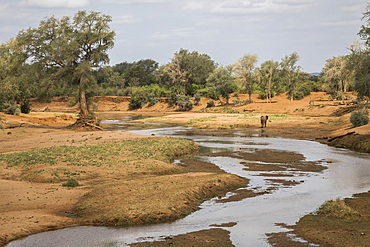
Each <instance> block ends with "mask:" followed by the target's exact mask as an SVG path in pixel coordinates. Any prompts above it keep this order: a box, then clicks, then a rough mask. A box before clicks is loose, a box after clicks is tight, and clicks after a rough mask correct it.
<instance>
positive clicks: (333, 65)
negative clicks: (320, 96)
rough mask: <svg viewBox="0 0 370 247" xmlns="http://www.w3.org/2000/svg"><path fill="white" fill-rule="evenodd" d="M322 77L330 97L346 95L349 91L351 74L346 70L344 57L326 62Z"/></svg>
mask: <svg viewBox="0 0 370 247" xmlns="http://www.w3.org/2000/svg"><path fill="white" fill-rule="evenodd" d="M323 75H324V78H325V81H326V82H327V84H328V86H329V92H330V93H331V94H332V95H338V94H340V93H346V92H347V91H348V90H349V87H350V82H351V78H352V72H351V71H350V70H349V69H348V66H347V58H346V57H344V56H338V57H333V58H332V59H328V60H326V64H325V66H324V68H323Z"/></svg>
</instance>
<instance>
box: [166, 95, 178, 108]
mask: <svg viewBox="0 0 370 247" xmlns="http://www.w3.org/2000/svg"><path fill="white" fill-rule="evenodd" d="M176 101H177V96H176V94H175V93H171V95H170V97H169V99H168V105H169V106H170V107H171V106H174V105H176Z"/></svg>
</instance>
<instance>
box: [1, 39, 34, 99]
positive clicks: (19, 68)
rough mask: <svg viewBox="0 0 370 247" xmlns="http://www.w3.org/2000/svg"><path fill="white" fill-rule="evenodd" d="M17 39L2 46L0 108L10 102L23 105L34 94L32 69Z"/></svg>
mask: <svg viewBox="0 0 370 247" xmlns="http://www.w3.org/2000/svg"><path fill="white" fill-rule="evenodd" d="M21 51H22V47H21V46H20V44H19V42H18V41H17V40H16V39H10V40H9V41H8V42H6V43H3V44H0V106H1V105H3V104H5V103H10V101H12V102H14V104H15V103H16V102H18V103H21V104H23V103H24V102H25V101H27V100H28V99H29V98H30V97H31V96H32V94H33V93H34V91H35V90H34V89H35V87H34V86H33V83H32V82H33V81H32V79H33V78H34V73H32V72H33V71H31V67H30V66H27V65H24V62H25V61H26V59H27V57H26V56H24V55H23V54H22V52H21Z"/></svg>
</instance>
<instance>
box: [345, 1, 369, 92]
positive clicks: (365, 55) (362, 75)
mask: <svg viewBox="0 0 370 247" xmlns="http://www.w3.org/2000/svg"><path fill="white" fill-rule="evenodd" d="M363 20H365V21H366V25H363V26H362V27H361V30H360V32H359V33H358V34H359V36H360V37H361V39H362V40H363V41H364V45H362V44H361V43H358V42H357V43H355V44H353V45H352V46H351V47H350V50H351V55H350V56H349V57H350V59H349V68H350V69H352V70H353V71H354V89H355V90H356V91H357V92H358V97H360V98H363V97H364V96H367V97H369V98H370V4H369V3H368V5H367V8H366V12H365V13H364V16H363Z"/></svg>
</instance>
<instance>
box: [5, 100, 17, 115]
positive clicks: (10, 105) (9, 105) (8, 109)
mask: <svg viewBox="0 0 370 247" xmlns="http://www.w3.org/2000/svg"><path fill="white" fill-rule="evenodd" d="M2 108H3V111H4V113H5V114H10V115H19V114H20V113H21V109H20V108H19V106H18V105H17V104H15V102H14V101H11V102H6V103H4V104H3V105H2Z"/></svg>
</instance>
